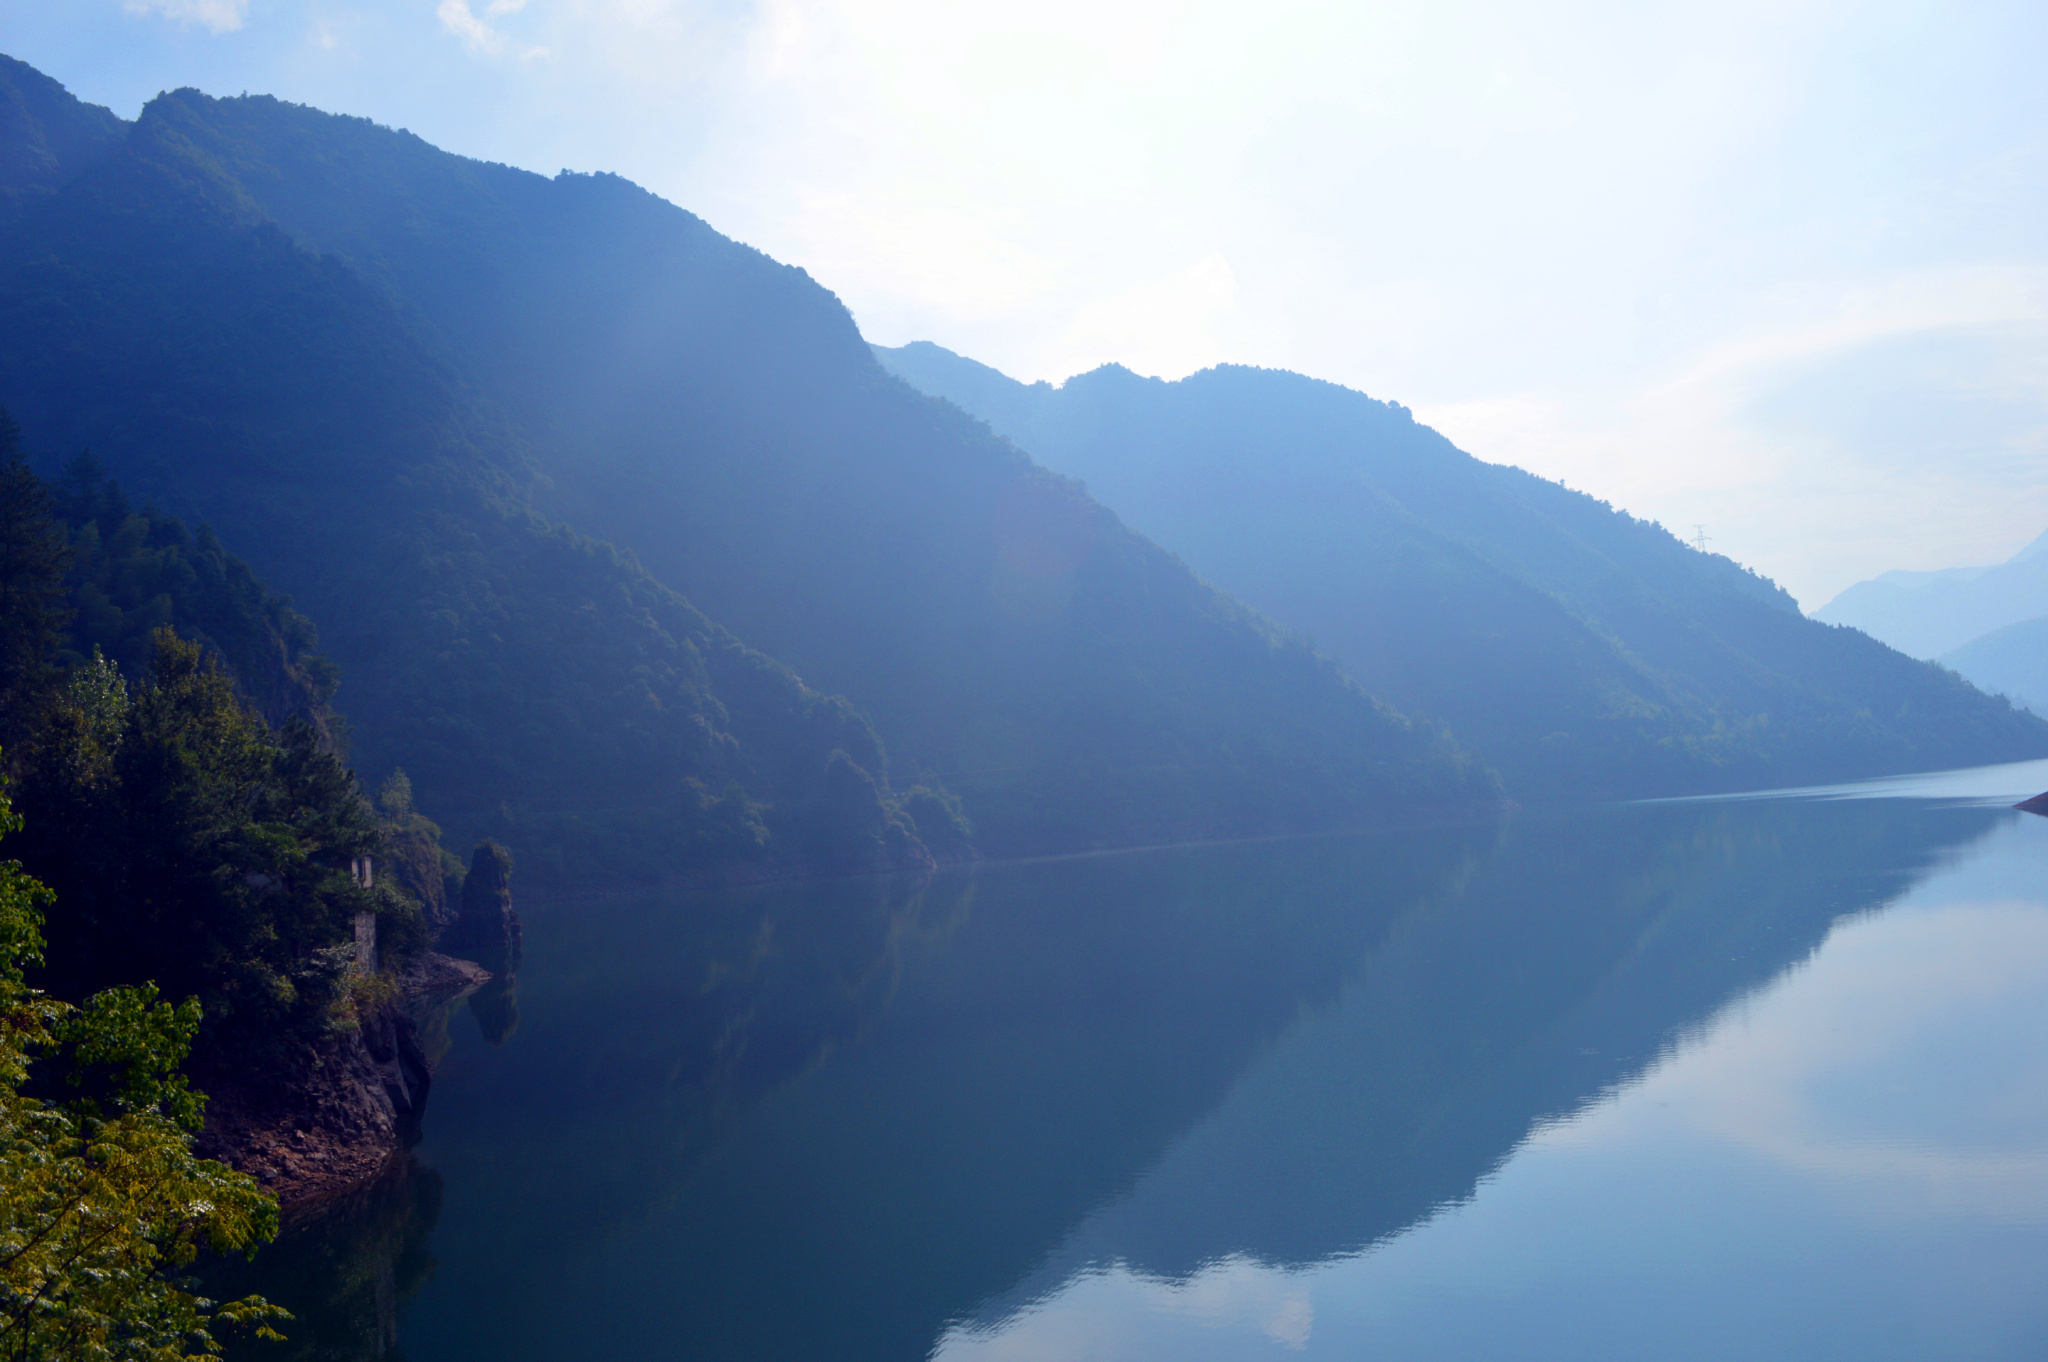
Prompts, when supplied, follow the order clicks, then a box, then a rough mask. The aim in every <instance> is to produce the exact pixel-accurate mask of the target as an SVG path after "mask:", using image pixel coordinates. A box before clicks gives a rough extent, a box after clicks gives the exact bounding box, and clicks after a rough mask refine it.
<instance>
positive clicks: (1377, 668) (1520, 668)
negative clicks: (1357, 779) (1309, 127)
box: [879, 344, 2048, 796]
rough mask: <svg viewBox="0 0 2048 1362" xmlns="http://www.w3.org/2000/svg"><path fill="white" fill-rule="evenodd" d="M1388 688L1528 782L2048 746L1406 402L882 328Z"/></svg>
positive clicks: (2001, 757)
mask: <svg viewBox="0 0 2048 1362" xmlns="http://www.w3.org/2000/svg"><path fill="white" fill-rule="evenodd" d="M879 353H880V354H881V355H882V357H883V359H884V361H885V363H887V364H888V365H889V366H890V367H891V368H892V369H894V370H895V371H896V372H898V373H899V374H901V375H902V376H903V377H904V378H906V379H908V380H909V381H911V382H913V383H914V384H916V385H917V386H919V387H920V388H922V389H924V390H925V391H927V392H931V393H933V394H936V395H938V396H942V397H945V398H948V399H950V400H952V401H954V402H957V403H959V404H960V405H962V406H963V407H965V408H966V409H967V410H969V411H971V412H973V413H974V414H975V415H977V416H980V417H982V418H983V419H984V420H986V421H988V422H989V423H990V424H991V425H992V426H993V428H994V429H995V430H996V431H998V432H1000V433H1001V434H1004V435H1007V436H1009V437H1011V438H1012V439H1013V440H1015V441H1016V442H1017V444H1018V445H1020V446H1021V447H1023V448H1024V449H1026V450H1029V451H1030V452H1031V453H1032V454H1033V455H1035V456H1037V457H1039V458H1041V459H1043V460H1044V461H1045V462H1046V463H1047V464H1048V465H1050V466H1051V467H1053V468H1055V469H1058V470H1059V471H1061V472H1063V473H1067V474H1069V475H1070V476H1073V477H1077V478H1080V479H1082V480H1083V481H1084V482H1085V483H1086V485H1087V486H1088V488H1089V490H1090V491H1091V492H1093V493H1094V494H1095V495H1097V496H1099V497H1101V498H1102V499H1103V501H1104V502H1105V503H1106V504H1107V505H1109V506H1111V507H1113V508H1115V510H1116V511H1117V512H1118V513H1119V514H1121V515H1123V516H1125V517H1127V518H1128V519H1129V521H1130V523H1131V524H1132V525H1133V526H1134V527H1135V528H1137V529H1139V530H1140V531H1142V532H1144V533H1146V534H1149V535H1151V536H1153V537H1154V538H1156V539H1157V540H1158V541H1159V542H1160V543H1162V544H1164V545H1166V546H1167V547H1169V548H1171V549H1173V550H1175V551H1176V552H1178V553H1180V554H1182V555H1184V556H1185V557H1186V558H1187V560H1188V562H1189V563H1190V565H1192V566H1193V567H1194V569H1195V570H1196V571H1197V572H1200V573H1201V574H1203V575H1204V576H1205V577H1207V578H1208V579H1209V580H1210V581H1213V582H1215V583H1216V584H1217V585H1218V586H1220V587H1222V588H1224V589H1225V590H1228V591H1230V592H1233V593H1234V594H1236V595H1238V596H1240V597H1242V598H1243V599H1244V600H1245V601H1247V602H1248V603H1250V604H1251V605H1253V606H1254V607H1256V608H1258V609H1260V610H1263V611H1265V612H1266V613H1268V614H1269V615H1271V616H1272V617H1273V618H1275V619H1277V620H1279V621H1280V622H1281V623H1283V624H1286V625H1289V626H1291V627H1293V628H1296V629H1301V630H1304V631H1306V632H1308V633H1309V634H1311V635H1312V636H1313V637H1314V638H1315V640H1316V641H1317V642H1318V643H1319V644H1320V645H1321V646H1323V647H1325V648H1327V649H1329V650H1330V651H1331V652H1332V653H1333V654H1334V655H1335V656H1336V657H1337V658H1338V659H1339V661H1341V662H1342V663H1343V665H1344V666H1345V667H1346V669H1347V670H1349V671H1350V672H1351V674H1352V675H1354V676H1356V677H1357V678H1358V679H1359V681H1360V682H1361V683H1363V684H1364V685H1365V686H1366V687H1367V688H1368V689H1370V690H1372V691H1373V692H1374V693H1375V694H1380V695H1384V696H1386V697H1387V698H1388V699H1389V700H1391V701H1392V702H1393V703H1395V704H1397V705H1401V706H1403V707H1407V708H1413V709H1417V710H1420V711H1422V712H1425V713H1428V714H1432V715H1435V716H1437V717H1440V718H1442V719H1445V720H1447V721H1448V722H1449V724H1450V726H1451V728H1452V731H1453V732H1454V733H1455V734H1456V736H1457V737H1458V738H1459V739H1460V740H1461V741H1463V742H1466V743H1469V744H1470V745H1471V746H1473V747H1474V748H1476V749H1477V750H1478V751H1479V753H1480V754H1481V755H1482V756H1483V757H1485V758H1486V759H1487V760H1489V761H1491V762H1493V763H1495V764H1496V765H1497V766H1498V767H1499V768H1500V769H1501V770H1502V772H1503V773H1504V775H1505V776H1506V777H1507V780H1508V785H1509V789H1510V791H1511V792H1517V793H1528V794H1545V795H1552V796H1557V795H1563V796H1574V795H1576V796H1587V795H1596V796H1597V795H1649V794H1671V793H1681V792H1691V791H1704V790H1714V789H1733V788H1740V787H1743V786H1763V785H1780V784H1799V783H1804V782H1808V781H1821V780H1831V779H1838V778H1844V777H1850V776H1862V775H1873V774H1878V773H1881V772H1887V771H1906V770H1929V769H1936V768H1941V767H1951V766H1966V765H1973V764H1977V763H1983V762H1995V761H2008V760H2018V759H2021V758H2025V757H2036V756H2040V755H2043V754H2044V753H2048V724H2044V723H2042V722H2041V721H2039V720H2037V719H2035V718H2034V717H2033V716H2031V715H2028V714H2023V713H2020V712H2017V711H2015V710H2013V709H2012V708H2011V707H2010V706H2008V705H2007V704H2006V703H2005V702H2004V701H2002V700H1998V699H1994V698H1990V697H1987V696H1984V695H1982V694H1980V693H1978V692H1977V691H1975V690H1973V689H1972V688H1971V687H1970V686H1969V685H1968V684H1966V683H1965V682H1963V681H1961V680H1959V679H1958V678H1957V677H1955V676H1954V675H1953V674H1951V673H1949V672H1945V671H1943V670H1942V669H1941V668H1939V667H1935V666H1931V665H1928V664H1926V663H1922V662H1916V661H1914V660H1912V659H1910V658H1907V657H1904V656H1901V655H1900V654H1898V653H1896V652H1894V651H1892V650H1891V649H1890V648H1888V647H1885V646H1884V645H1883V644H1881V643H1878V642H1877V641H1875V640H1874V639H1871V638H1869V637H1868V636H1866V635H1864V634H1861V633H1858V632H1856V631H1855V630H1852V629H1839V628H1832V627H1829V626H1827V625H1823V624H1818V623H1815V622H1813V621H1810V620H1807V619H1805V618H1804V617H1802V616H1801V614H1800V613H1799V609H1798V607H1797V605H1796V604H1795V603H1794V602H1793V600H1792V599H1791V597H1790V596H1788V595H1786V594H1785V593H1784V592H1783V591H1781V590H1779V589H1778V588H1777V587H1776V586H1775V585H1773V584H1772V583H1770V582H1767V581H1765V580H1763V579H1762V578H1759V577H1757V576H1756V575H1754V574H1753V573H1750V572H1747V571H1745V570H1744V569H1742V568H1741V567H1739V566H1737V565H1736V564H1735V563H1733V562H1731V561H1729V560H1728V559H1726V558H1723V557H1721V556H1719V555H1715V554H1706V553H1701V552H1698V551H1696V550H1694V549H1693V548H1691V547H1689V546H1687V545H1686V544H1684V543H1681V542H1680V541H1679V540H1678V539H1676V538H1674V537H1673V536H1672V535H1671V534H1669V533H1667V532H1666V531H1665V530H1664V529H1663V528H1662V527H1661V526H1658V525H1654V524H1651V523H1649V522H1647V521H1641V520H1636V519H1634V518H1633V517H1631V516H1629V515H1628V514H1627V513H1625V512H1622V511H1618V510H1615V509H1613V508H1612V507H1610V506H1608V505H1607V504H1606V503H1604V502H1600V501H1596V500H1594V499H1593V498H1592V497H1589V496H1586V495H1584V494H1582V493H1578V492H1573V491H1570V490H1568V489H1566V488H1564V487H1561V486H1559V485H1557V484H1555V483H1550V482H1545V481H1544V480H1542V479H1540V478H1537V477H1534V476H1531V475H1530V474H1527V473H1524V472H1522V471H1521V470H1519V469H1515V468H1508V467H1503V466H1501V465H1498V464H1488V463H1482V462H1480V461H1479V460H1477V459H1474V458H1472V457H1471V456H1470V455H1468V454H1466V453H1464V452H1463V451H1462V450H1459V449H1458V448H1457V447H1456V446H1454V445H1452V444H1451V443H1450V441H1448V440H1446V439H1445V438H1444V437H1443V436H1441V435H1439V434H1438V433H1437V432H1435V431H1433V430H1431V429H1429V428H1428V427H1427V426H1422V425H1418V424H1416V422H1415V420H1414V418H1413V417H1412V416H1411V415H1410V414H1409V412H1408V411H1407V409H1406V408H1403V407H1401V406H1399V405H1396V404H1390V403H1385V402H1377V401H1374V400H1372V399H1371V398H1368V397H1366V396H1364V395H1363V394H1361V393H1356V392H1352V391H1350V390H1348V389H1345V388H1341V387H1338V386H1336V385H1335V384H1330V383H1321V382H1317V381H1315V380H1312V379H1307V378H1303V377H1301V376H1299V375H1297V374H1290V373H1284V372H1280V371H1275V370H1262V369H1248V368H1241V367H1237V366H1224V367H1221V368H1217V369H1210V370H1205V371H1203V372H1201V373H1198V374H1195V375H1193V376H1191V377H1189V378H1186V379H1183V380H1181V381H1180V382H1177V383H1165V382H1161V381H1159V380H1157V379H1145V378H1140V377H1138V376H1137V375H1135V374H1132V373H1130V372H1129V371H1128V370H1124V369H1121V368H1117V367H1114V366H1111V367H1108V368H1104V369H1098V370H1096V371H1094V372H1093V373H1088V374H1083V375H1080V376H1078V377H1076V378H1072V379H1069V380H1068V381H1067V382H1066V383H1065V384H1063V385H1062V386H1060V387H1057V388H1055V387H1052V386H1051V385H1048V384H1043V383H1040V384H1033V385H1026V384H1022V383H1018V382H1016V381H1014V380H1012V379H1009V378H1006V377H1004V376H1003V375H1002V374H1000V373H998V372H996V371H995V370H993V369H990V368H988V367H987V366H985V365H981V364H977V363H975V362H974V361H972V360H968V359H964V358H962V357H960V356H958V355H954V354H952V353H951V352H949V351H946V350H942V349H940V348H939V347H937V346H934V345H929V344H916V345H910V346H905V347H903V348H902V349H898V350H883V351H880V352H879Z"/></svg>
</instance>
